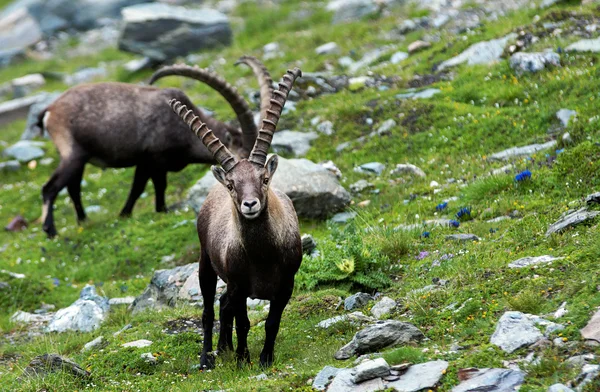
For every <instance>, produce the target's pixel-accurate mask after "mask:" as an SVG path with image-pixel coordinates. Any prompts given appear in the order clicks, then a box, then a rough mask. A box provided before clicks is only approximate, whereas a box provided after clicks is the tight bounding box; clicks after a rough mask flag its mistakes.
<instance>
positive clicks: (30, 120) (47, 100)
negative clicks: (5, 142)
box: [21, 92, 61, 140]
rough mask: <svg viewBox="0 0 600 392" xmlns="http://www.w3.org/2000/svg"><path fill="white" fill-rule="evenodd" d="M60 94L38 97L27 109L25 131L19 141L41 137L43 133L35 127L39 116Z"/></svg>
mask: <svg viewBox="0 0 600 392" xmlns="http://www.w3.org/2000/svg"><path fill="white" fill-rule="evenodd" d="M60 95H61V93H59V92H54V93H46V94H41V95H39V96H38V97H39V98H38V99H37V100H36V102H35V103H34V104H33V105H31V106H30V107H29V111H28V113H27V123H26V124H25V131H24V132H23V134H22V135H21V140H31V139H33V138H35V137H37V136H42V134H43V131H42V129H40V128H39V127H38V126H37V123H38V116H39V114H40V113H41V112H42V111H44V110H46V108H47V107H48V106H50V104H52V102H54V101H55V100H56V99H57V98H58V97H60Z"/></svg>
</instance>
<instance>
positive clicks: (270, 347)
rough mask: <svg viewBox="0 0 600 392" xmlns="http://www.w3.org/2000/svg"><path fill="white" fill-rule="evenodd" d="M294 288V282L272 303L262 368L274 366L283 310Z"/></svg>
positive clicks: (267, 323)
mask: <svg viewBox="0 0 600 392" xmlns="http://www.w3.org/2000/svg"><path fill="white" fill-rule="evenodd" d="M293 287H294V282H292V283H291V284H290V285H289V288H290V289H289V290H287V289H286V291H285V292H282V293H280V294H279V295H278V296H276V297H275V298H274V299H273V300H272V301H271V308H270V309H269V315H268V316H267V321H266V322H265V345H264V347H263V350H262V352H261V353H260V366H262V367H269V366H271V365H272V364H273V359H274V350H275V339H276V338H277V333H278V332H279V324H280V323H281V316H282V315H283V310H284V309H285V307H286V305H287V303H288V302H289V300H290V297H291V296H292V290H293Z"/></svg>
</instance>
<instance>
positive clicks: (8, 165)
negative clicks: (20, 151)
mask: <svg viewBox="0 0 600 392" xmlns="http://www.w3.org/2000/svg"><path fill="white" fill-rule="evenodd" d="M20 168H21V164H20V163H19V161H17V160H12V161H6V162H0V173H2V172H13V171H17V170H19V169H20Z"/></svg>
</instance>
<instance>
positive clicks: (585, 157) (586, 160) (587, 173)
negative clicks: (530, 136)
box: [554, 140, 600, 192]
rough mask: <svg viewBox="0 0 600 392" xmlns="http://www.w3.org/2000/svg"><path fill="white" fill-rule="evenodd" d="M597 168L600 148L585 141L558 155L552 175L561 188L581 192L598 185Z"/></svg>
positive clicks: (599, 159) (599, 178)
mask: <svg viewBox="0 0 600 392" xmlns="http://www.w3.org/2000/svg"><path fill="white" fill-rule="evenodd" d="M599 168H600V146H598V145H597V144H594V143H592V142H590V141H589V140H586V141H584V142H583V143H580V144H579V145H577V146H575V147H573V148H570V149H565V151H564V152H563V153H561V154H559V155H558V157H557V158H556V163H555V165H554V173H555V176H556V180H557V181H559V182H560V184H559V185H560V187H561V188H564V189H567V190H568V189H571V190H574V191H578V192H581V191H586V190H587V189H589V188H590V187H596V186H598V185H600V177H599V176H598V170H599Z"/></svg>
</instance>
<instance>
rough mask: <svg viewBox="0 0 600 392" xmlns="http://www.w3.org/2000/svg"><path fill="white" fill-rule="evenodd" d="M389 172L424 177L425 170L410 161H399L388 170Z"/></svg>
mask: <svg viewBox="0 0 600 392" xmlns="http://www.w3.org/2000/svg"><path fill="white" fill-rule="evenodd" d="M390 174H391V175H393V176H395V175H399V174H412V175H414V176H417V177H425V172H424V171H423V170H421V169H420V168H418V167H417V166H415V165H413V164H410V163H399V164H397V165H396V167H395V168H394V169H393V170H392V171H390Z"/></svg>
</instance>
